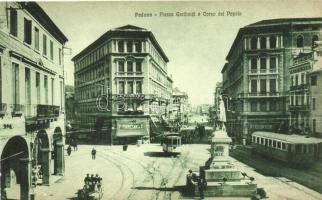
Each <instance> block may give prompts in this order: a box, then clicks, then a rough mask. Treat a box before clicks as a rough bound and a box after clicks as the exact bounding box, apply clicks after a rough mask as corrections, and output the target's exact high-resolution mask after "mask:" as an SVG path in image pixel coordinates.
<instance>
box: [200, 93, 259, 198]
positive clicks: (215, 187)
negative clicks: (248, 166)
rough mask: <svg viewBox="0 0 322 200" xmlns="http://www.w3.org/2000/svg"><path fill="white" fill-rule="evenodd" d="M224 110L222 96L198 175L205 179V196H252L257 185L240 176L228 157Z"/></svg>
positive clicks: (229, 139)
mask: <svg viewBox="0 0 322 200" xmlns="http://www.w3.org/2000/svg"><path fill="white" fill-rule="evenodd" d="M225 122H226V110H225V106H224V103H223V101H222V97H220V101H219V117H218V126H217V127H216V128H215V131H214V132H213V133H212V138H211V149H210V154H211V156H210V158H209V159H208V161H206V163H205V166H201V167H200V176H201V177H203V178H205V179H206V181H207V187H206V189H205V191H204V192H205V196H235V197H237V196H240V197H242V196H253V195H256V190H257V185H256V184H254V183H253V182H252V181H250V180H249V179H247V180H246V179H245V178H244V177H242V174H241V172H240V171H239V170H238V169H237V168H236V167H235V166H234V165H233V163H232V162H231V159H230V157H229V144H230V143H231V142H232V139H231V138H230V137H228V135H227V132H226V128H225Z"/></svg>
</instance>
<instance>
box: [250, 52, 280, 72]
mask: <svg viewBox="0 0 322 200" xmlns="http://www.w3.org/2000/svg"><path fill="white" fill-rule="evenodd" d="M277 62H278V59H277V57H276V56H271V57H260V58H251V59H250V69H251V72H252V73H254V72H255V73H256V72H257V71H258V67H259V69H260V72H266V71H267V67H268V66H269V70H270V71H271V72H276V68H277V67H278V64H277Z"/></svg>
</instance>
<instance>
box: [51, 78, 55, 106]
mask: <svg viewBox="0 0 322 200" xmlns="http://www.w3.org/2000/svg"><path fill="white" fill-rule="evenodd" d="M54 97H55V82H54V78H51V105H54V99H55V98H54Z"/></svg>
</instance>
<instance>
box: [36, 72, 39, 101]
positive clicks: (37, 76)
mask: <svg viewBox="0 0 322 200" xmlns="http://www.w3.org/2000/svg"><path fill="white" fill-rule="evenodd" d="M36 92H37V104H40V74H39V72H36Z"/></svg>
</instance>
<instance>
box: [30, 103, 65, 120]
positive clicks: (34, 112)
mask: <svg viewBox="0 0 322 200" xmlns="http://www.w3.org/2000/svg"><path fill="white" fill-rule="evenodd" d="M59 112H60V107H59V106H54V105H41V104H28V105H26V110H25V116H26V117H27V118H37V119H40V118H56V117H58V116H59Z"/></svg>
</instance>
